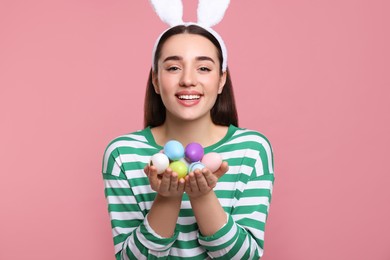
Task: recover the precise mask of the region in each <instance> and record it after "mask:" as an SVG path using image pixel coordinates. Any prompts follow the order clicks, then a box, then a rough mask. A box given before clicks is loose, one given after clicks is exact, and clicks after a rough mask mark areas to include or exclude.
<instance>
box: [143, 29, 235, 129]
mask: <svg viewBox="0 0 390 260" xmlns="http://www.w3.org/2000/svg"><path fill="white" fill-rule="evenodd" d="M182 33H190V34H196V35H200V36H203V37H206V38H207V39H209V40H210V41H211V42H212V43H213V44H214V45H215V47H216V48H217V52H218V59H219V63H220V73H221V74H222V50H221V46H220V44H219V42H218V40H217V39H216V38H215V37H214V36H213V35H212V34H211V33H209V32H208V31H207V30H205V29H203V28H202V27H200V26H197V25H193V24H192V25H189V26H185V25H178V26H175V27H172V28H170V29H169V30H167V31H166V32H165V33H164V34H163V35H162V36H161V38H160V41H159V42H158V45H157V48H156V52H155V57H154V68H155V72H153V70H152V69H151V70H150V73H149V78H148V83H147V86H146V94H145V103H144V127H147V126H150V127H155V126H159V125H162V124H163V123H164V122H165V115H166V110H165V106H164V104H163V102H162V100H161V97H160V95H158V94H157V93H156V92H155V90H154V87H153V80H152V75H153V73H157V62H158V59H159V58H160V56H161V49H162V46H163V45H164V43H165V42H166V41H167V40H168V39H169V38H170V37H171V36H174V35H177V34H182ZM211 120H212V121H213V123H214V124H216V125H223V126H229V125H231V124H232V125H235V126H238V117H237V110H236V103H235V100H234V94H233V85H232V81H231V78H230V72H229V69H227V70H226V83H225V85H224V87H223V90H222V92H221V94H219V95H218V97H217V100H216V101H215V104H214V106H213V108H212V109H211Z"/></svg>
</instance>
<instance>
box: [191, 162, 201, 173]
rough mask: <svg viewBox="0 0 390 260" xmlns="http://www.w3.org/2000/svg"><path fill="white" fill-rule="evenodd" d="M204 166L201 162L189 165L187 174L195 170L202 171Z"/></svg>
mask: <svg viewBox="0 0 390 260" xmlns="http://www.w3.org/2000/svg"><path fill="white" fill-rule="evenodd" d="M204 167H205V166H204V164H203V163H201V162H194V163H191V164H190V167H189V168H188V172H193V171H195V170H197V169H199V170H202V169H203V168H204Z"/></svg>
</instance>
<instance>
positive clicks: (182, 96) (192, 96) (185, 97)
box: [177, 95, 200, 100]
mask: <svg viewBox="0 0 390 260" xmlns="http://www.w3.org/2000/svg"><path fill="white" fill-rule="evenodd" d="M177 97H178V98H179V99H181V100H197V99H200V95H178V96H177Z"/></svg>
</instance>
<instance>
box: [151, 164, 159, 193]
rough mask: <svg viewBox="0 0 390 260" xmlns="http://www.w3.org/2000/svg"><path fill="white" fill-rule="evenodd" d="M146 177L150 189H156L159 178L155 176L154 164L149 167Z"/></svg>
mask: <svg viewBox="0 0 390 260" xmlns="http://www.w3.org/2000/svg"><path fill="white" fill-rule="evenodd" d="M148 179H149V183H150V186H151V187H152V189H158V188H159V185H160V180H159V179H158V177H157V169H156V167H154V166H150V167H149V171H148Z"/></svg>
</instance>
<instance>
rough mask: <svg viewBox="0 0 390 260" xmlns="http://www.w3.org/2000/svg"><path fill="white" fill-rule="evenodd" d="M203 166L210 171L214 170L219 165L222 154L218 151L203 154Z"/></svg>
mask: <svg viewBox="0 0 390 260" xmlns="http://www.w3.org/2000/svg"><path fill="white" fill-rule="evenodd" d="M201 162H202V163H203V164H204V166H205V167H206V168H207V169H209V170H210V171H212V172H215V171H217V170H218V169H219V167H221V164H222V156H221V155H220V154H219V153H214V152H212V153H207V154H205V155H204V156H203V158H202V161H201Z"/></svg>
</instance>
